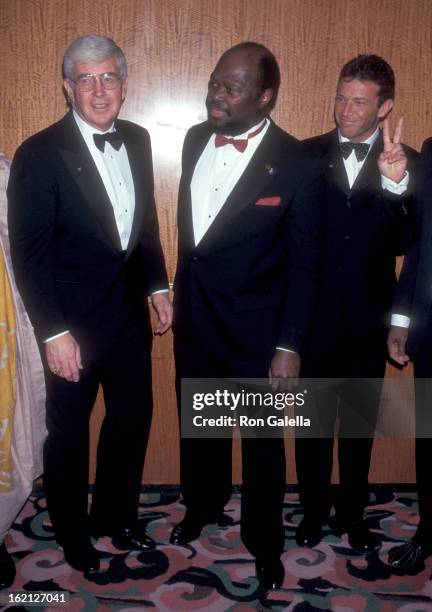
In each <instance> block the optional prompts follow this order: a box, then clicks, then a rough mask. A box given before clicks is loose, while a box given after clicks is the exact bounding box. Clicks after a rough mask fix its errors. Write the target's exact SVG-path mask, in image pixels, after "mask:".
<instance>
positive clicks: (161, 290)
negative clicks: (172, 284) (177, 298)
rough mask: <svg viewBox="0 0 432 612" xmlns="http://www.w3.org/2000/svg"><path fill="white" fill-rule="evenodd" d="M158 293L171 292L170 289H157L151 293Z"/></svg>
mask: <svg viewBox="0 0 432 612" xmlns="http://www.w3.org/2000/svg"><path fill="white" fill-rule="evenodd" d="M156 293H169V289H158V290H157V291H153V293H152V294H151V295H156Z"/></svg>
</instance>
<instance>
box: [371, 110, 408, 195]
mask: <svg viewBox="0 0 432 612" xmlns="http://www.w3.org/2000/svg"><path fill="white" fill-rule="evenodd" d="M402 125H403V119H402V117H401V118H400V119H399V120H398V122H397V124H396V129H395V133H394V136H393V140H392V139H391V137H390V129H389V121H388V119H387V118H386V119H384V121H383V138H384V150H383V152H382V153H381V155H380V156H379V158H378V168H379V171H380V173H381V174H382V175H383V176H385V177H387V178H388V179H390V180H391V181H394V182H395V183H400V181H401V180H402V179H403V177H404V175H405V172H406V168H407V158H406V155H405V152H404V150H403V147H402V145H401V142H400V141H401V136H402Z"/></svg>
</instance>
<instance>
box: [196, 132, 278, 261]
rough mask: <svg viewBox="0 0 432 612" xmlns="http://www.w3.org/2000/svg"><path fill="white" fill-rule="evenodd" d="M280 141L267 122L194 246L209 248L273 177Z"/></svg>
mask: <svg viewBox="0 0 432 612" xmlns="http://www.w3.org/2000/svg"><path fill="white" fill-rule="evenodd" d="M281 142H282V141H279V138H278V128H276V127H275V125H274V124H273V123H271V124H270V126H269V128H268V130H267V133H266V134H265V136H264V138H263V140H262V142H261V144H260V145H259V147H258V148H257V150H256V151H255V153H254V155H253V157H252V159H251V160H250V162H249V164H248V166H247V167H246V169H245V171H244V172H243V174H242V176H241V177H240V180H239V181H238V182H237V184H236V186H235V187H234V189H233V190H232V192H231V193H230V195H229V196H228V198H227V200H226V202H225V204H224V205H223V206H222V208H221V209H220V211H219V213H218V214H217V216H216V218H215V220H214V221H213V223H212V224H211V226H210V227H209V229H208V231H207V233H206V234H205V235H204V236H203V238H202V240H201V241H200V243H199V245H198V246H197V249H198V250H200V251H204V250H207V249H211V248H212V245H213V244H215V243H216V244H217V243H218V241H219V240H220V236H221V235H222V236H223V235H224V234H226V228H227V226H228V224H229V223H230V222H231V221H232V219H233V218H234V217H236V216H237V215H238V214H239V213H240V212H241V211H242V210H244V209H245V208H247V207H248V206H251V205H253V204H254V202H255V200H256V199H257V198H258V196H259V194H260V193H261V192H262V191H263V189H264V188H265V187H266V185H268V184H269V183H270V182H271V181H272V180H274V177H275V176H276V175H277V172H278V167H277V160H278V159H279V157H280V147H281V145H280V144H279V143H281Z"/></svg>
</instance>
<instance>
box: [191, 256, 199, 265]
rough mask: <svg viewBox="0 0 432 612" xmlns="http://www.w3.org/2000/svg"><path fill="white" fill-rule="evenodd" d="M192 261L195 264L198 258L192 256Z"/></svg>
mask: <svg viewBox="0 0 432 612" xmlns="http://www.w3.org/2000/svg"><path fill="white" fill-rule="evenodd" d="M192 261H193V262H194V263H196V262H197V261H198V257H197V255H194V256H193V257H192Z"/></svg>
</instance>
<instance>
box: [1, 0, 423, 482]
mask: <svg viewBox="0 0 432 612" xmlns="http://www.w3.org/2000/svg"><path fill="white" fill-rule="evenodd" d="M431 17H432V3H431V2H430V0H201V1H200V0H92V1H89V0H0V52H1V58H2V62H1V68H0V75H1V86H0V129H1V131H0V150H2V151H3V152H4V153H5V154H6V155H7V156H8V157H9V158H11V157H12V156H13V154H14V151H15V149H16V148H17V146H18V145H19V144H20V142H21V141H22V140H23V139H25V138H27V137H28V136H30V135H31V134H33V133H34V132H36V131H38V130H40V129H41V128H43V127H45V126H47V125H49V124H50V123H52V122H53V121H55V120H57V119H59V118H60V117H61V116H62V115H63V114H64V112H65V109H66V106H65V99H64V97H63V95H62V89H61V61H62V55H63V52H64V50H65V48H66V46H67V45H68V43H69V42H70V41H71V40H72V39H74V38H75V37H76V36H80V35H83V34H89V33H97V34H103V35H108V36H110V37H112V38H114V39H115V40H116V42H117V43H118V44H119V45H120V46H121V47H122V48H123V49H124V51H125V53H126V56H127V58H128V63H129V95H128V99H127V101H126V103H125V105H124V107H123V109H122V116H123V117H125V118H128V119H130V120H132V121H136V122H137V123H139V124H142V125H144V126H146V127H147V128H148V129H149V131H150V133H151V136H152V143H153V153H154V166H155V179H156V199H157V205H158V214H159V220H160V227H161V235H162V241H163V246H164V249H165V254H166V258H167V264H168V269H169V274H170V278H171V279H172V276H173V273H174V269H175V249H176V225H175V214H176V192H177V185H178V179H179V171H180V152H181V145H182V141H183V138H184V135H185V132H186V130H187V128H188V127H189V126H191V125H192V124H194V123H196V122H199V121H201V120H203V119H204V118H205V108H204V98H205V92H206V84H207V80H208V76H209V74H210V72H211V70H212V68H213V67H214V65H215V62H216V61H217V59H218V57H219V55H220V54H221V53H222V52H223V51H224V50H225V49H227V48H228V47H230V46H231V45H233V44H235V43H238V42H241V41H244V40H255V41H259V42H262V43H264V44H265V45H267V46H268V47H269V48H270V49H271V50H272V51H273V52H274V53H275V55H276V56H277V58H278V60H279V62H280V66H281V72H282V86H281V91H280V97H279V102H278V106H277V109H276V110H275V112H274V118H275V120H276V121H277V122H278V123H279V124H280V125H281V126H282V127H283V128H285V129H286V130H288V131H289V132H291V133H293V134H294V135H295V136H297V137H299V138H304V137H307V136H311V135H314V134H319V133H321V132H323V131H327V130H329V129H330V128H332V126H333V120H332V107H333V98H334V89H335V84H336V80H337V76H338V72H339V70H340V67H341V65H342V64H343V63H344V62H345V61H347V60H348V59H350V58H351V57H353V56H355V55H357V54H358V53H363V52H369V53H370V52H373V53H377V54H379V55H382V56H383V57H384V58H386V59H387V60H388V61H389V62H390V63H391V64H392V66H393V68H394V69H395V72H396V78H397V95H396V107H395V111H394V113H393V114H394V116H399V115H403V116H404V117H405V134H404V140H405V142H406V143H408V144H410V145H412V146H414V147H419V146H420V144H421V142H422V141H423V140H424V138H425V137H426V136H428V135H429V134H430V133H431V131H432V125H431V110H432V107H431V105H432V96H431V91H432V87H431V85H432V83H431V80H432V77H431V66H432V61H431V60H432V48H431V23H432V20H431ZM153 370H154V400H155V417H154V423H153V428H152V433H151V441H150V447H149V453H148V458H147V462H146V467H145V473H144V481H145V482H154V483H158V482H162V483H175V482H178V428H177V415H176V407H175V400H174V391H173V379H174V366H173V358H172V338H171V336H170V334H167V335H166V336H165V337H164V338H162V339H159V338H156V339H155V343H154V368H153ZM390 374H391V375H395V371H393V370H392V371H391V372H390ZM396 375H399V374H398V373H397V372H396ZM407 375H408V376H409V372H408V373H405V374H404V376H407ZM390 408H391V407H390ZM102 415H103V401H102V398H99V399H98V402H97V405H96V408H95V411H94V414H93V420H92V451H93V453H94V447H95V439H96V437H97V432H98V427H99V425H100V421H101V418H102ZM288 447H289V448H288V453H287V456H288V458H287V462H288V473H289V481H290V482H293V481H294V479H295V472H294V468H293V453H292V443H291V442H289V443H288ZM236 457H237V460H236V462H235V463H236V467H235V470H234V472H235V480H236V481H238V480H239V474H240V472H239V465H238V454H236ZM92 470H93V466H92ZM371 480H372V481H373V482H404V481H405V482H410V481H413V480H414V472H413V445H412V441H400V440H399V441H392V440H391V441H388V440H387V441H378V442H377V443H376V444H375V451H374V459H373V466H372V472H371Z"/></svg>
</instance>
